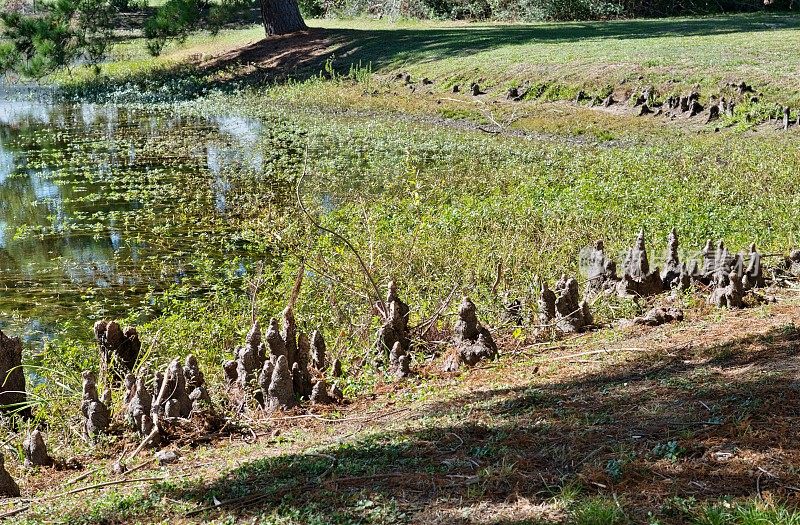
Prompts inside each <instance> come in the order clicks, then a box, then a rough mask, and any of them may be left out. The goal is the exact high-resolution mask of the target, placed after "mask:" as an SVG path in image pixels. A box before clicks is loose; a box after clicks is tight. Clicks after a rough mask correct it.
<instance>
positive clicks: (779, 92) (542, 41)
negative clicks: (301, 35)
mask: <svg viewBox="0 0 800 525" xmlns="http://www.w3.org/2000/svg"><path fill="white" fill-rule="evenodd" d="M309 25H310V26H312V27H317V28H324V29H325V30H326V31H327V36H328V37H329V46H328V49H327V52H326V54H325V55H324V56H323V57H322V58H321V59H323V60H324V58H327V57H328V56H331V55H333V56H335V57H336V61H337V63H338V64H339V65H340V67H341V68H343V69H345V70H346V69H347V68H348V67H349V66H350V64H353V63H358V62H359V61H360V62H362V63H363V64H371V65H372V67H373V69H374V70H375V71H376V72H379V73H383V72H389V71H396V70H400V69H402V70H405V71H408V72H410V73H411V74H412V75H413V76H414V77H415V78H417V79H419V78H422V77H423V76H427V77H430V78H431V79H433V80H435V81H437V84H438V85H439V86H442V87H443V88H449V86H451V85H452V84H454V83H457V82H460V83H462V84H469V82H470V81H478V82H480V83H481V85H482V86H486V87H489V88H497V89H501V88H502V87H503V86H507V85H509V84H514V83H517V84H519V83H522V82H530V83H532V84H537V83H538V84H542V85H544V86H546V87H545V91H546V92H547V97H546V98H550V99H553V98H556V99H565V98H571V96H574V93H576V92H577V90H578V89H586V90H587V91H588V92H591V93H595V92H597V93H600V92H603V91H604V90H607V89H608V87H609V86H612V87H619V86H621V83H623V82H624V83H625V84H626V85H625V86H622V87H626V88H630V89H635V88H642V87H644V86H647V85H655V86H656V87H657V88H658V89H659V90H660V91H661V92H662V93H666V94H669V93H677V92H680V91H681V90H684V91H685V90H688V89H690V88H692V87H694V86H699V87H700V88H701V90H702V95H703V98H706V97H708V96H710V95H715V94H717V92H718V91H719V89H720V86H721V85H722V84H724V83H726V82H731V81H735V82H739V81H741V80H744V81H746V82H748V83H749V84H751V85H754V86H755V87H756V89H757V90H758V91H763V92H764V94H765V95H766V96H767V97H768V98H769V99H770V100H771V101H774V102H777V103H779V104H790V105H797V104H798V103H800V88H797V87H796V86H797V82H796V80H797V79H796V71H797V70H798V68H799V67H800V58H799V57H798V55H797V53H795V50H796V49H797V48H798V47H799V46H800V31H798V29H797V26H798V16H797V15H794V14H767V13H760V14H759V13H755V14H753V13H749V14H739V15H720V16H713V17H701V18H668V19H643V20H616V21H602V22H575V23H537V24H486V23H482V24H465V23H452V22H451V23H447V22H419V21H409V22H402V21H401V22H396V23H391V22H387V21H374V20H364V19H356V20H310V21H309ZM262 37H263V30H262V28H261V27H260V26H254V27H252V28H248V29H242V30H226V31H223V32H222V33H220V34H219V35H217V36H207V35H202V34H199V35H193V36H191V37H190V38H189V39H188V40H187V41H186V42H184V43H182V44H173V45H172V46H170V47H169V48H168V49H167V51H166V55H167V56H168V57H169V55H173V59H183V58H185V57H186V55H187V54H203V53H208V54H214V53H215V52H219V51H223V50H229V49H232V48H235V47H237V46H241V45H246V44H249V43H252V42H255V41H258V40H259V39H261V38H262ZM117 57H121V58H125V59H126V60H128V61H130V65H131V66H132V67H135V68H139V67H143V66H144V64H142V62H141V61H142V60H147V59H146V57H145V53H144V44H143V42H141V41H135V42H134V43H129V44H124V45H123V46H122V47H121V48H120V49H118V51H117ZM168 57H167V58H164V59H161V60H160V61H155V62H148V65H149V67H152V66H153V65H154V64H161V65H164V64H167V63H174V60H170V59H169V58H168ZM298 59H299V60H303V59H304V57H302V56H300V57H298ZM319 65H320V63H319V62H314V63H312V64H310V66H312V67H311V69H312V70H314V72H316V71H318V70H319V69H320V67H319ZM119 66H120V65H111V66H107V67H106V72H107V73H108V74H111V75H112V76H114V75H118V74H119V75H122V74H123V71H121V69H124V68H125V64H121V66H122V67H121V68H120V67H119ZM300 74H302V73H300ZM553 86H556V88H554V87H553Z"/></svg>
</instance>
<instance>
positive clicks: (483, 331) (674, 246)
mask: <svg viewBox="0 0 800 525" xmlns="http://www.w3.org/2000/svg"><path fill="white" fill-rule="evenodd" d="M701 253H702V255H701V260H692V261H690V262H689V263H688V264H687V262H686V261H683V262H682V261H680V260H679V257H678V236H677V233H676V232H675V230H674V229H673V230H672V232H671V233H670V235H669V237H668V242H667V257H666V260H665V262H664V267H663V269H659V268H657V267H656V268H653V269H651V268H650V264H649V261H648V256H647V250H646V248H645V240H644V232H640V233H639V235H638V236H637V238H636V242H635V243H634V245H633V246H632V247H631V248H630V249H629V250H628V251H627V254H626V257H625V260H624V262H623V265H622V274H621V275H618V274H617V265H616V263H615V261H614V260H613V259H611V258H609V257H608V256H607V255H606V254H605V250H604V245H603V242H602V241H598V242H597V243H596V244H595V246H594V247H593V248H591V249H590V250H589V252H588V256H587V257H586V259H587V260H586V262H587V266H588V272H587V273H588V276H587V280H586V285H585V291H584V299H583V300H581V299H580V294H579V285H578V281H577V279H575V278H567V277H566V276H562V277H561V279H560V280H559V281H558V282H557V283H556V284H555V286H554V287H553V289H550V288H549V287H548V285H547V283H542V284H541V291H540V294H539V298H538V320H539V323H540V324H539V326H538V327H539V329H552V330H554V331H557V332H562V333H570V332H579V331H583V330H585V329H587V328H589V327H591V326H592V325H593V319H592V314H591V311H590V308H589V302H588V301H587V299H586V298H587V297H589V298H591V297H595V296H597V295H598V294H616V295H620V296H626V297H647V296H652V295H656V294H659V293H662V292H664V291H676V290H677V291H681V290H686V289H688V288H689V287H691V286H693V285H697V286H702V287H703V288H709V289H710V290H711V293H710V295H709V297H708V301H709V303H711V304H714V305H716V306H719V307H728V308H740V307H742V306H744V305H745V301H744V299H745V296H746V295H747V294H750V295H752V296H753V297H755V298H756V299H757V300H758V301H763V300H765V298H764V297H763V296H761V295H758V294H756V293H755V292H754V290H755V289H757V288H763V287H764V286H765V285H766V279H765V276H764V271H763V266H762V263H761V254H759V252H758V251H757V250H756V247H755V245H751V246H750V249H749V252H748V253H747V254H745V253H739V254H736V255H733V254H731V253H730V252H729V251H728V249H727V248H726V247H725V244H724V243H723V242H722V241H719V243H718V244H717V245H716V247H714V246H712V243H711V241H710V240H709V241H708V242H707V243H706V246H705V248H704V249H703V250H702V252H701ZM783 269H784V270H787V271H788V272H789V273H790V274H793V275H800V250H795V251H793V252H792V253H791V254H790V255H789V257H786V258H785V259H784V267H783ZM520 305H521V303H520V302H519V301H516V306H515V311H517V312H518V311H519V307H520ZM377 310H378V312H379V314H380V315H381V317H382V320H383V321H382V324H381V327H380V329H379V331H378V334H377V335H378V337H377V343H376V347H377V349H378V359H377V360H376V362H377V363H378V364H379V366H385V367H386V369H387V370H388V371H389V372H390V373H391V374H393V375H395V376H397V377H406V376H408V375H409V374H411V351H412V336H411V330H410V328H409V325H408V321H409V312H410V308H409V306H408V305H407V304H406V303H405V302H403V301H402V300H401V299H400V297H399V296H398V293H397V286H396V284H395V283H394V282H390V283H389V287H388V293H387V296H386V300H385V301H383V302H382V303H381V304H380V306H379V307H378V308H377ZM476 310H477V309H476V306H475V304H474V303H473V302H472V300H471V299H470V298H469V297H464V298H463V300H462V302H461V305H460V306H459V310H458V321H457V322H456V324H455V326H454V327H453V343H454V350H455V351H454V352H452V353H449V354H448V355H447V356H446V358H445V360H444V364H443V370H444V371H450V372H452V371H455V370H458V369H459V368H460V367H461V366H462V365H466V366H474V365H476V364H478V363H479V362H480V361H482V360H485V359H492V358H495V357H496V356H497V355H498V348H497V345H496V343H495V341H494V340H493V338H492V335H491V333H490V331H489V330H488V329H487V328H486V327H484V326H483V325H482V324H481V323H480V322H479V320H478V316H477V311H476ZM670 310H672V309H670ZM644 318H645V319H650V320H653V319H655V320H659V321H658V322H661V321H669V320H673V319H680V318H682V314H681V315H678V314H676V313H674V312H671V311H670V312H655V313H652V312H651V315H649V316H645V317H644ZM646 324H649V323H646ZM94 334H95V339H96V340H97V343H98V347H99V352H100V365H101V366H100V372H101V374H102V375H103V377H104V378H105V379H106V381H105V384H106V387H105V389H104V391H103V392H102V394H101V393H100V392H99V391H98V388H97V376H96V374H95V373H94V372H91V371H84V372H83V374H82V375H83V397H82V402H81V414H82V416H83V431H84V434H85V435H86V436H87V438H94V437H96V436H97V435H98V434H102V433H105V432H107V431H108V430H109V427H110V425H111V422H112V414H111V411H110V406H111V385H112V384H120V383H121V382H122V383H124V386H125V402H124V411H123V414H122V416H123V419H124V421H125V423H126V424H127V426H128V427H129V428H131V429H133V430H135V431H136V432H137V433H138V434H139V435H140V436H142V437H143V438H144V440H143V441H142V446H152V447H155V446H158V445H159V444H160V443H161V442H162V440H163V438H164V437H165V436H166V435H168V433H169V428H170V426H171V425H174V424H175V422H176V421H180V420H186V419H188V418H191V417H193V416H194V415H196V414H198V413H204V414H210V415H212V416H213V415H215V414H216V409H215V407H214V406H213V403H212V400H211V396H210V395H209V392H208V388H207V384H206V380H205V377H204V375H203V372H202V371H201V370H200V367H199V365H198V362H197V359H196V358H195V357H194V356H193V355H188V356H186V358H185V360H184V362H183V364H181V361H180V358H175V359H174V360H172V361H171V362H170V363H169V365H168V366H167V367H166V369H165V370H164V372H161V371H157V372H155V373H154V374H152V375H151V374H150V373H149V372H148V371H146V370H139V372H138V374H136V373H134V371H135V370H136V365H137V362H138V359H139V356H140V351H141V341H140V339H139V334H138V332H137V330H136V328H134V327H127V328H125V329H124V330H123V329H122V327H121V326H120V325H119V324H118V323H117V322H115V321H98V322H97V323H96V324H95V326H94ZM21 365H22V342H21V340H20V339H19V338H11V337H8V336H6V335H5V334H3V333H2V332H0V374H2V375H3V377H5V378H6V379H5V382H4V383H3V384H2V385H1V386H0V406H2V407H3V408H5V409H15V410H16V411H17V413H18V414H20V415H21V416H23V417H28V416H29V415H30V413H29V410H30V409H29V408H26V391H25V376H24V372H23V368H22V366H21ZM223 370H224V374H225V378H226V382H227V390H228V396H229V399H231V400H234V401H238V402H239V404H238V406H239V409H241V408H242V407H243V406H244V403H245V402H246V401H247V400H248V399H254V400H256V401H257V402H258V404H259V405H260V406H261V407H262V408H263V409H264V410H267V411H275V410H286V409H291V408H293V407H296V406H297V405H298V404H299V401H302V400H307V401H309V402H310V403H312V404H317V405H324V404H331V403H341V402H343V401H344V396H343V394H342V391H341V389H340V388H339V386H338V384H337V383H336V382H335V381H336V380H338V379H339V378H341V377H343V370H342V363H341V362H340V361H339V360H338V359H335V360H333V362H332V363H330V364H329V363H328V358H327V356H326V344H325V340H324V337H323V335H322V333H321V332H320V331H314V332H313V333H312V334H311V337H308V336H307V335H306V334H304V333H302V332H299V331H298V329H297V324H296V322H295V317H294V313H293V310H292V308H291V307H287V308H286V309H285V310H284V311H283V312H282V314H281V324H280V325H279V323H278V320H277V319H275V318H273V319H271V320H270V323H269V328H268V329H267V332H266V335H265V336H262V333H261V327H260V325H259V323H258V321H254V322H253V324H252V327H251V328H250V331H249V332H248V334H247V337H246V339H245V344H244V345H242V346H241V347H239V348H236V350H235V351H234V359H232V360H230V361H227V362H225V363H224V365H223ZM148 378H150V379H151V380H150V381H148ZM330 379H333V381H334V382H332V383H330V384H329V380H330ZM212 419H213V418H212ZM23 450H24V451H25V464H26V466H33V465H36V466H53V465H56V464H57V462H56V461H55V460H54V459H53V458H52V457H50V455H49V454H48V452H47V447H46V445H45V441H44V438H43V436H42V434H41V432H40V431H39V430H34V431H33V432H31V433H30V435H28V437H27V438H26V439H25V442H24V443H23ZM0 494H2V495H7V496H18V495H19V487H18V486H17V485H16V483H15V482H14V480H13V479H11V477H10V475H9V474H8V472H7V471H6V470H5V468H4V467H3V458H2V455H1V454H0Z"/></svg>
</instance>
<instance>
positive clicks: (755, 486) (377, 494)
mask: <svg viewBox="0 0 800 525" xmlns="http://www.w3.org/2000/svg"><path fill="white" fill-rule="evenodd" d="M799 369H800V333H798V331H797V330H796V329H795V328H793V327H788V328H780V329H775V330H773V331H772V332H770V333H768V334H767V335H765V336H752V337H745V338H741V339H738V340H736V341H735V342H733V343H729V344H725V345H720V346H711V347H705V348H702V349H691V348H689V349H683V350H678V351H675V352H674V353H672V354H669V355H667V354H664V355H661V356H654V355H647V356H642V357H636V358H635V359H631V360H630V361H628V362H625V363H623V364H615V365H610V366H606V367H605V368H603V369H602V370H600V371H598V372H593V373H589V374H585V375H582V376H580V377H575V378H570V379H565V380H559V381H553V382H551V383H532V384H529V385H522V386H515V387H510V388H492V389H486V390H480V391H475V392H472V393H470V394H469V395H465V396H463V397H460V398H458V399H456V400H450V401H443V402H435V403H432V404H430V405H428V406H427V407H426V408H425V409H424V410H423V411H422V413H420V414H419V417H420V419H418V420H417V421H416V422H413V421H412V422H410V423H412V424H411V425H409V426H408V429H406V430H396V431H386V432H375V433H372V434H370V435H368V436H365V437H360V438H358V439H356V440H354V441H352V442H346V443H343V444H340V445H331V446H327V447H323V448H321V449H320V450H318V451H317V452H316V453H314V454H287V455H282V456H278V457H269V458H264V459H260V460H255V461H252V462H249V463H247V464H245V465H242V466H241V467H239V468H236V469H234V470H232V471H230V472H228V473H226V474H223V475H222V476H220V478H219V479H217V480H212V481H210V482H208V483H198V484H189V485H186V486H183V487H180V488H172V489H169V490H166V491H165V494H164V495H165V496H167V497H169V498H172V499H177V500H181V501H185V502H189V503H192V504H195V505H197V506H198V507H202V506H206V505H209V504H211V503H212V502H213V501H214V498H216V499H217V500H220V501H226V500H233V501H231V502H230V504H227V505H223V506H222V507H220V509H219V510H212V511H208V512H206V513H205V514H202V516H204V517H206V518H209V517H213V516H214V515H215V514H217V513H218V512H231V513H233V514H235V515H239V516H240V517H245V516H251V515H256V514H261V513H274V514H276V515H280V516H284V517H285V516H306V519H307V520H308V521H313V520H311V518H312V517H313V516H317V517H320V516H322V517H324V518H325V519H329V520H330V522H337V520H338V521H343V522H349V521H353V520H355V521H358V522H364V523H386V522H391V520H392V519H394V518H397V519H402V518H403V516H406V517H407V516H408V515H409V514H410V513H416V512H419V513H420V514H418V515H417V518H415V519H419V518H420V517H423V516H425V513H426V512H430V511H431V509H433V508H436V509H437V512H442V509H446V508H458V507H464V506H469V505H471V504H474V503H477V502H483V503H490V504H505V503H508V502H509V501H514V500H515V499H517V498H520V497H521V498H526V499H528V500H530V501H532V502H535V503H546V502H548V501H550V500H551V498H552V497H553V496H554V495H556V494H557V493H558V491H559V487H563V486H564V485H565V484H571V483H572V484H577V485H580V486H581V487H582V488H583V489H582V490H583V491H584V492H585V493H586V494H588V495H591V494H599V495H601V496H609V497H611V496H612V495H615V496H618V497H619V498H620V499H621V501H622V503H623V506H624V507H625V509H626V511H627V512H628V514H629V516H631V517H633V519H634V521H635V522H640V520H643V519H645V517H646V516H647V514H648V512H652V513H653V514H654V515H657V516H659V517H661V518H663V519H665V520H666V522H675V523H680V522H681V520H685V518H686V516H685V514H681V512H685V510H680V509H676V508H675V507H674V506H671V503H670V502H671V501H674V500H675V498H693V500H692V501H695V502H703V501H705V500H714V499H715V498H720V497H722V496H733V497H739V496H746V497H749V496H757V495H760V494H763V493H765V492H769V493H770V494H772V496H773V497H775V498H777V499H783V498H787V497H789V496H790V495H791V494H793V493H794V491H795V490H796V489H794V487H797V486H800V473H798V472H796V470H795V469H794V468H793V467H792V465H796V464H798V463H800V435H799V434H798V433H797V432H796V431H795V421H796V417H797V416H798V413H800V411H799V410H798V401H800V395H799V394H800V385H799V384H798V382H797V379H796V375H797V371H798V370H799ZM237 498H241V499H237ZM370 513H373V514H370ZM387 513H388V514H387ZM370 516H372V517H370ZM387 516H388V517H387ZM392 516H394V518H392ZM389 518H391V519H389ZM458 520H461V521H458ZM449 522H463V523H472V521H470V518H469V517H463V516H462V517H461V518H458V519H455V518H454V521H449Z"/></svg>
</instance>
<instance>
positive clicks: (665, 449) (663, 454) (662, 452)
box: [653, 440, 686, 461]
mask: <svg viewBox="0 0 800 525" xmlns="http://www.w3.org/2000/svg"><path fill="white" fill-rule="evenodd" d="M685 453H686V450H685V449H684V448H683V447H681V446H680V445H679V444H678V442H677V441H675V440H672V441H667V442H666V443H659V444H658V445H656V446H655V447H653V456H655V457H657V458H659V459H667V460H669V461H677V460H678V458H679V457H681V456H683V455H684V454H685Z"/></svg>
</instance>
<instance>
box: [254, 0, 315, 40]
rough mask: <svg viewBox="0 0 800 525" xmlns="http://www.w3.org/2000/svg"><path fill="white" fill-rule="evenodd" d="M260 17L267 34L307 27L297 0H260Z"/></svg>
mask: <svg viewBox="0 0 800 525" xmlns="http://www.w3.org/2000/svg"><path fill="white" fill-rule="evenodd" d="M260 1H261V18H262V19H263V21H264V29H265V30H266V32H267V36H273V35H285V34H288V33H294V32H296V31H303V30H305V29H308V27H306V23H305V22H304V21H303V16H302V15H301V14H300V8H299V7H297V0H260Z"/></svg>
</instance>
